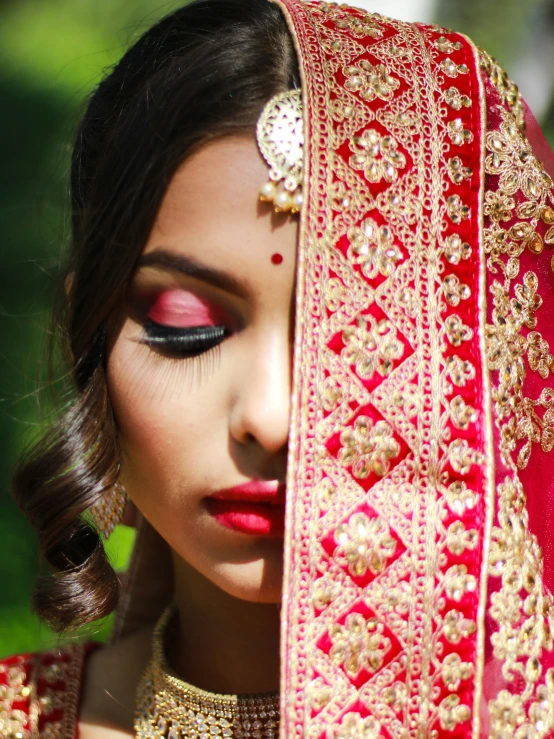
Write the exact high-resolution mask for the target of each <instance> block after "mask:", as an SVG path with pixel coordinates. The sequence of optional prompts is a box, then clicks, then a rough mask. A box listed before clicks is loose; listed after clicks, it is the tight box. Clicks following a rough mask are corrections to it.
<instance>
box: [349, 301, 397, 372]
mask: <svg viewBox="0 0 554 739" xmlns="http://www.w3.org/2000/svg"><path fill="white" fill-rule="evenodd" d="M342 337H343V341H344V344H345V346H344V349H343V350H342V352H341V356H342V358H343V359H344V361H345V362H346V363H347V364H355V365H356V373H357V375H358V377H360V378H362V379H370V378H371V377H373V375H374V374H375V373H377V374H379V375H381V377H387V376H388V375H390V373H391V372H392V370H393V369H394V360H395V359H400V358H401V357H402V355H403V354H404V344H403V343H402V342H401V341H400V340H399V338H398V335H397V332H396V330H395V328H394V326H393V325H392V323H391V322H390V321H388V320H387V319H386V318H383V319H381V320H380V321H377V319H375V318H374V317H373V316H372V315H368V316H360V317H359V318H358V322H357V326H350V327H349V328H347V329H345V330H344V331H343V333H342Z"/></svg>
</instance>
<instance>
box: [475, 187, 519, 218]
mask: <svg viewBox="0 0 554 739" xmlns="http://www.w3.org/2000/svg"><path fill="white" fill-rule="evenodd" d="M515 207H516V201H515V200H514V199H513V198H511V197H509V196H508V195H503V194H502V193H500V192H490V191H489V192H487V193H485V204H484V207H483V212H484V214H485V215H486V216H489V218H491V219H492V220H493V221H496V222H497V223H500V221H510V220H511V219H512V217H513V213H512V211H513V209H514V208H515Z"/></svg>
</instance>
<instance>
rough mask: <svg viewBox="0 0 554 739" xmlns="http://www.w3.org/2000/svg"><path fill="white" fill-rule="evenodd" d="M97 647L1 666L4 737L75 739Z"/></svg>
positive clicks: (0, 704)
mask: <svg viewBox="0 0 554 739" xmlns="http://www.w3.org/2000/svg"><path fill="white" fill-rule="evenodd" d="M97 646H98V645H97V644H96V643H94V642H87V643H85V644H75V645H69V646H65V647H63V648H61V649H55V650H50V651H47V652H37V653H34V654H20V655H16V656H13V657H8V658H7V659H3V660H0V736H2V737H14V738H15V737H17V739H30V738H31V737H37V736H38V737H41V738H42V737H44V739H73V738H74V736H75V728H76V722H77V711H78V707H79V699H80V695H81V686H82V681H83V671H84V666H85V662H86V659H87V657H88V655H89V654H90V653H91V652H92V651H93V650H94V649H95V648H96V647H97Z"/></svg>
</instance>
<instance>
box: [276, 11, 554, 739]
mask: <svg viewBox="0 0 554 739" xmlns="http://www.w3.org/2000/svg"><path fill="white" fill-rule="evenodd" d="M277 4H278V5H279V6H280V7H281V9H282V10H283V12H284V14H285V16H286V18H287V21H288V23H289V27H290V30H291V33H292V35H293V37H294V40H295V44H296V48H297V52H298V56H299V59H300V63H301V69H302V81H303V96H304V124H305V132H306V138H307V145H306V152H305V182H304V193H305V197H306V205H305V207H304V210H303V213H302V226H301V235H300V247H299V267H298V293H297V314H296V349H295V369H294V383H295V384H294V403H293V414H292V421H291V439H290V454H289V465H288V487H287V490H288V502H287V506H288V510H287V537H286V553H285V584H284V601H283V632H282V636H283V639H282V656H283V672H282V711H281V713H282V719H281V720H282V729H281V732H282V733H281V736H282V738H283V739H285V738H286V739H292V738H293V737H299V738H300V737H302V738H306V739H308V737H310V738H312V737H313V738H314V739H324V738H325V739H335V738H336V739H362V738H363V739H370V738H373V737H390V738H391V739H392V738H395V739H406V738H408V737H421V738H423V737H442V736H448V737H456V738H460V739H461V738H462V737H463V738H464V739H466V738H469V737H474V738H476V737H517V738H518V739H522V738H523V737H525V738H526V739H527V738H530V737H536V738H537V739H538V738H539V737H549V736H554V670H553V669H552V668H553V666H554V654H553V651H552V650H553V642H552V630H553V626H554V605H553V602H552V597H551V595H550V592H551V590H552V588H553V587H554V568H553V565H554V562H552V544H551V543H550V532H551V531H552V526H551V521H552V516H553V512H552V511H553V506H552V504H551V499H552V492H553V487H554V483H553V482H552V471H553V467H554V466H553V464H552V448H553V447H554V390H553V389H552V387H554V384H553V380H552V371H553V370H554V359H553V356H552V351H551V350H552V348H553V347H554V318H553V316H552V312H551V310H549V308H548V306H549V305H550V306H552V305H554V295H553V292H554V275H553V273H552V267H551V257H552V254H553V253H554V252H552V251H551V248H552V247H551V244H553V243H554V225H553V224H554V200H553V197H552V181H551V179H550V177H549V176H548V175H547V174H546V172H545V171H544V170H543V168H542V166H541V164H540V162H539V161H538V160H537V159H536V158H535V156H534V154H533V153H532V150H531V147H530V144H529V142H528V140H527V138H526V136H525V134H524V133H523V130H522V129H523V127H524V117H525V109H524V105H523V103H522V100H521V97H520V96H519V94H518V92H517V89H516V88H515V87H514V86H513V85H512V84H511V83H510V81H509V80H508V79H507V78H506V77H505V75H504V74H503V73H502V71H501V70H500V69H499V68H498V67H497V65H496V64H495V63H494V62H493V61H492V60H491V59H490V58H489V57H487V55H485V54H484V53H482V52H479V50H477V49H476V48H475V46H474V45H473V44H472V43H471V42H470V41H469V40H468V39H467V38H466V37H464V36H461V35H459V34H455V33H451V32H446V31H445V30H444V29H439V28H437V27H435V26H429V25H422V24H415V25H413V24H407V23H401V22H397V21H392V20H388V19H385V18H382V17H380V16H378V15H375V14H370V13H367V12H364V11H362V10H357V9H353V8H349V7H347V6H344V5H340V6H339V5H335V4H328V3H318V2H302V1H301V0H277ZM541 548H542V550H544V552H545V558H544V560H543V555H542V553H541ZM544 562H546V564H547V567H546V568H545V566H544Z"/></svg>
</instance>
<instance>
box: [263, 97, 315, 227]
mask: <svg viewBox="0 0 554 739" xmlns="http://www.w3.org/2000/svg"><path fill="white" fill-rule="evenodd" d="M256 134H257V139H258V146H259V147H260V151H261V153H262V156H263V157H264V159H265V160H266V162H267V163H268V165H269V167H270V169H269V182H266V184H265V185H263V186H262V188H261V190H260V200H263V201H264V202H266V203H273V205H274V206H275V210H276V211H277V212H278V213H281V212H286V211H290V212H291V213H298V211H299V210H300V209H301V207H302V202H303V196H302V172H303V166H302V165H303V148H304V130H303V122H302V92H301V90H288V91H287V92H282V93H279V94H278V95H275V96H274V97H272V98H271V100H270V101H269V102H268V104H267V105H266V106H265V108H264V109H263V111H262V114H261V115H260V118H259V120H258V126H257V130H256Z"/></svg>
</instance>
